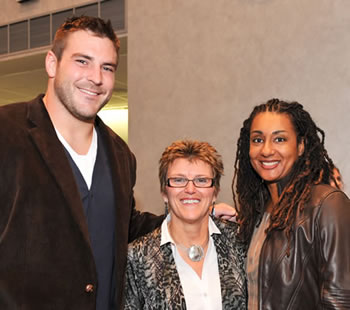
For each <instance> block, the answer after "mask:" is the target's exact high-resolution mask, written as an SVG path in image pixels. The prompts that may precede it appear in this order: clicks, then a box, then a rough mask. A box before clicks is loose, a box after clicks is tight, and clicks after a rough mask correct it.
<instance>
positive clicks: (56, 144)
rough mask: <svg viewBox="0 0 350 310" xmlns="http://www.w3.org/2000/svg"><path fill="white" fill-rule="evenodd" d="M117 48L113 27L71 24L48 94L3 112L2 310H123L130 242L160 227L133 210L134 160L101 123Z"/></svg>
mask: <svg viewBox="0 0 350 310" xmlns="http://www.w3.org/2000/svg"><path fill="white" fill-rule="evenodd" d="M118 49H119V41H118V39H117V37H116V35H115V34H114V31H113V29H112V27H111V25H110V23H109V22H108V23H105V22H104V21H103V20H101V19H99V18H92V17H79V18H72V19H69V20H67V21H66V22H65V23H64V24H63V25H62V26H61V27H60V28H59V29H58V31H57V33H56V36H55V40H54V42H53V47H52V50H50V51H49V52H48V53H47V56H46V61H45V65H46V71H47V74H48V77H49V79H48V86H47V91H46V94H45V96H43V95H40V96H38V97H37V98H36V99H34V100H32V101H31V102H27V103H18V104H12V105H8V106H4V107H2V108H0V122H1V125H2V126H1V130H0V171H1V173H0V200H1V206H0V309H1V310H7V309H11V310H15V309H26V310H27V309H28V310H32V309H33V310H34V309H35V310H41V309H43V310H44V309H45V310H47V309H57V310H58V309H59V310H63V309H74V310H80V309H81V310H89V309H91V310H92V309H98V310H107V309H119V308H120V307H121V305H122V299H123V298H122V295H123V288H124V269H125V265H126V251H127V243H128V241H131V240H132V239H134V238H136V237H138V236H139V235H142V234H145V233H146V232H148V231H150V230H152V229H153V228H154V227H155V226H157V225H159V223H160V222H161V220H162V217H156V216H154V215H151V214H149V213H143V214H141V213H139V212H138V211H136V210H135V206H134V199H133V186H134V184H135V169H136V162H135V158H134V156H133V154H132V153H131V152H130V150H129V149H128V147H127V145H126V144H125V143H124V142H123V141H122V139H120V138H119V137H118V136H117V135H116V134H114V133H113V132H112V131H111V130H110V129H109V128H108V127H107V126H106V125H104V124H103V122H102V121H101V120H100V119H99V118H98V117H97V116H96V114H97V112H98V111H99V110H100V109H101V108H102V107H103V106H104V105H105V104H106V103H107V102H108V101H109V99H110V98H111V95H112V91H113V86H114V79H115V77H114V75H115V70H116V68H117V63H118Z"/></svg>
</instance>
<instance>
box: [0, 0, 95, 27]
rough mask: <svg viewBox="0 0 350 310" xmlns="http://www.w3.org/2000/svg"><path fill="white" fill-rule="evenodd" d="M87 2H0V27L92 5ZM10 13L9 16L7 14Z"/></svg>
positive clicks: (39, 0) (50, 0)
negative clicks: (80, 6) (75, 7)
mask: <svg viewBox="0 0 350 310" xmlns="http://www.w3.org/2000/svg"><path fill="white" fill-rule="evenodd" d="M93 2H96V1H89V0H59V1H57V0H55V1H53V0H30V1H28V2H22V3H18V2H17V1H16V0H1V10H0V25H4V24H9V23H12V22H17V21H21V20H24V19H26V18H29V17H30V18H32V17H34V16H41V15H43V14H45V13H51V12H55V11H60V10H63V9H70V8H72V7H74V6H78V5H84V4H89V3H93ZM8 12H11V14H8Z"/></svg>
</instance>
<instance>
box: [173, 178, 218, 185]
mask: <svg viewBox="0 0 350 310" xmlns="http://www.w3.org/2000/svg"><path fill="white" fill-rule="evenodd" d="M190 181H191V182H192V183H193V185H194V186H195V187H200V188H208V187H213V185H214V179H213V178H201V177H199V178H194V179H192V180H189V179H187V178H181V177H178V178H176V177H175V178H168V180H167V185H168V186H169V187H186V186H187V184H188V182H190Z"/></svg>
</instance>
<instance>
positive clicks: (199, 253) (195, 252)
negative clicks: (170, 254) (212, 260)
mask: <svg viewBox="0 0 350 310" xmlns="http://www.w3.org/2000/svg"><path fill="white" fill-rule="evenodd" d="M176 246H178V247H179V248H181V249H182V250H183V251H184V252H186V254H187V257H188V258H189V259H190V260H191V261H193V262H199V261H200V260H201V259H202V258H203V256H204V249H203V247H202V246H201V245H199V244H193V245H191V246H190V247H189V248H186V247H185V246H184V245H182V244H176Z"/></svg>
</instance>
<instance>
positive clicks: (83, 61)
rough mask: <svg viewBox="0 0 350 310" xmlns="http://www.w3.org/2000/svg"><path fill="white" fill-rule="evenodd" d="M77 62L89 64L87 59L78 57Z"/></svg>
mask: <svg viewBox="0 0 350 310" xmlns="http://www.w3.org/2000/svg"><path fill="white" fill-rule="evenodd" d="M76 62H78V63H81V64H83V65H85V64H87V62H86V60H84V59H77V60H76Z"/></svg>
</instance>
